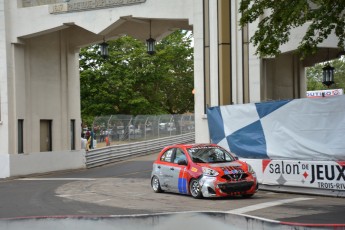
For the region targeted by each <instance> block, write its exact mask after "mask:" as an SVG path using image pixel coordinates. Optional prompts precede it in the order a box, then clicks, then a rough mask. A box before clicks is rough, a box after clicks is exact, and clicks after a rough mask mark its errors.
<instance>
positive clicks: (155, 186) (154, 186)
mask: <svg viewBox="0 0 345 230" xmlns="http://www.w3.org/2000/svg"><path fill="white" fill-rule="evenodd" d="M151 187H152V189H153V191H154V192H156V193H160V192H163V190H162V188H161V184H160V182H159V179H158V177H157V176H153V177H152V179H151Z"/></svg>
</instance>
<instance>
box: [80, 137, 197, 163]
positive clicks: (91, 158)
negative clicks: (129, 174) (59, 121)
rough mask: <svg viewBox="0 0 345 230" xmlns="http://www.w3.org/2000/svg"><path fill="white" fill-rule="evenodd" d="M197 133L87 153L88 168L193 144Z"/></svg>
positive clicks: (114, 146) (115, 146)
mask: <svg viewBox="0 0 345 230" xmlns="http://www.w3.org/2000/svg"><path fill="white" fill-rule="evenodd" d="M194 141H195V133H187V134H182V135H176V136H169V137H164V138H158V139H153V140H149V141H141V142H133V143H129V144H122V145H113V146H110V147H104V148H99V149H94V150H90V151H87V152H86V167H87V168H92V167H97V166H101V165H105V164H109V163H113V162H117V161H120V160H123V159H126V158H129V157H133V156H140V155H147V154H150V153H154V152H156V151H160V150H162V149H163V148H164V147H165V146H167V145H172V144H182V143H193V142H194Z"/></svg>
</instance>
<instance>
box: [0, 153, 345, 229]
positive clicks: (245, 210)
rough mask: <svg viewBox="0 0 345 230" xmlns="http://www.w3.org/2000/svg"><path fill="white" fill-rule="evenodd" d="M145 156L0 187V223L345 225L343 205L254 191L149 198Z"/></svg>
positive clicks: (331, 200)
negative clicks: (111, 218)
mask: <svg viewBox="0 0 345 230" xmlns="http://www.w3.org/2000/svg"><path fill="white" fill-rule="evenodd" d="M155 157H156V156H155V155H148V156H143V157H138V158H135V159H132V160H128V161H125V162H119V163H116V164H112V165H107V166H104V167H99V168H94V169H88V170H79V171H73V172H64V173H61V172H60V173H54V174H47V175H40V176H37V177H30V178H21V179H12V180H2V181H0V201H1V203H0V218H10V217H23V216H61V215H63V216H64V215H78V216H79V215H124V214H144V213H163V212H179V211H225V212H231V213H239V214H246V215H251V216H257V217H261V218H266V219H271V220H279V221H288V222H299V223H314V224H317V223H321V224H336V223H337V224H345V218H344V213H345V199H344V198H335V197H322V196H308V195H300V194H287V193H274V192H269V191H259V192H258V193H257V194H256V195H255V196H254V197H253V198H250V199H243V198H225V199H223V198H222V199H202V200H197V199H193V198H192V197H190V196H185V195H178V194H172V193H161V194H156V193H153V192H152V190H151V188H150V179H149V178H150V173H151V168H152V162H153V160H154V158H155Z"/></svg>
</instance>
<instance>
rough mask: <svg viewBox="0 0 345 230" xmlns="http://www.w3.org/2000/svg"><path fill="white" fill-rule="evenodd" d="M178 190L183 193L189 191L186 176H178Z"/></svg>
mask: <svg viewBox="0 0 345 230" xmlns="http://www.w3.org/2000/svg"><path fill="white" fill-rule="evenodd" d="M178 191H179V193H182V194H187V193H188V189H187V179H186V178H178Z"/></svg>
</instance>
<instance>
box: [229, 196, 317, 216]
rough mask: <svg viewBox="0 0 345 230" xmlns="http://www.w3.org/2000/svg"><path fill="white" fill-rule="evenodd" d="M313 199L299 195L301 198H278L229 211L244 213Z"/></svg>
mask: <svg viewBox="0 0 345 230" xmlns="http://www.w3.org/2000/svg"><path fill="white" fill-rule="evenodd" d="M312 199H314V198H307V197H299V198H293V199H286V200H277V201H271V202H266V203H261V204H255V205H250V206H247V207H243V208H238V209H233V210H230V211H227V212H228V213H233V214H243V213H246V212H251V211H255V210H258V209H263V208H269V207H273V206H278V205H282V204H287V203H293V202H298V201H304V200H312Z"/></svg>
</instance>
